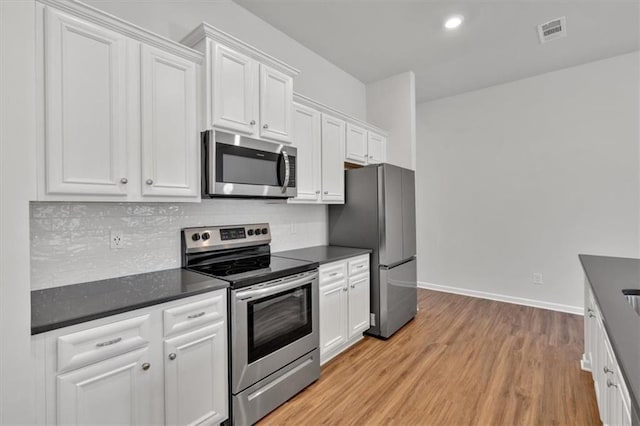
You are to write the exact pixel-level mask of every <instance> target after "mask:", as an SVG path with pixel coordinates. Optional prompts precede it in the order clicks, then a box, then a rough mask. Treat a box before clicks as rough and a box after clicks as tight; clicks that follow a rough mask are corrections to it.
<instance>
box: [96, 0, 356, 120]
mask: <svg viewBox="0 0 640 426" xmlns="http://www.w3.org/2000/svg"><path fill="white" fill-rule="evenodd" d="M86 3H88V4H90V5H92V6H94V7H96V8H98V9H101V10H104V11H105V12H108V13H111V14H113V15H115V16H118V17H119V18H122V19H125V20H127V21H129V22H132V23H134V24H137V25H139V26H141V27H143V28H146V29H148V30H151V31H154V32H156V33H158V34H161V35H163V36H165V37H169V38H171V39H173V40H177V41H179V40H181V39H182V38H183V37H184V36H185V35H187V34H188V33H189V32H190V31H191V30H192V29H194V28H195V27H196V26H197V25H198V24H200V22H202V21H204V22H207V23H209V24H211V25H213V26H215V27H217V28H220V29H221V30H223V31H225V32H227V33H229V34H231V35H233V36H235V37H238V38H239V39H240V40H242V41H244V42H246V43H249V44H251V45H253V46H255V47H257V48H258V49H261V50H263V51H265V52H266V53H268V54H270V55H272V56H274V57H276V58H278V59H280V60H283V61H285V62H287V63H288V64H290V65H292V66H294V67H296V68H298V69H299V70H301V73H300V75H299V76H298V77H296V79H295V82H294V90H295V91H296V92H299V93H301V94H303V95H305V96H308V97H310V98H312V99H314V100H316V101H319V102H321V103H324V104H326V105H329V106H331V107H333V108H336V109H338V110H340V111H343V112H344V113H346V114H349V115H352V116H354V117H356V118H359V119H361V120H364V119H365V117H366V89H365V85H364V84H363V83H362V82H360V81H359V80H357V79H356V78H355V77H353V76H352V75H350V74H348V73H346V72H345V71H343V70H341V69H340V68H338V67H336V66H335V65H333V64H332V63H330V62H329V61H327V60H326V59H324V58H323V57H321V56H320V55H318V54H317V53H315V52H313V51H311V50H309V49H308V48H306V47H304V46H303V45H301V44H300V43H298V42H297V41H295V40H294V39H292V38H291V37H289V36H287V35H286V34H284V33H283V32H281V31H280V30H278V29H276V28H275V27H273V26H271V25H270V24H268V23H267V22H265V21H263V20H262V19H260V18H258V17H257V16H256V15H254V14H252V13H251V12H249V11H248V10H246V9H244V8H243V7H241V6H239V5H238V4H236V3H234V2H232V1H231V0H209V1H202V0H179V1H177V0H154V1H149V0H126V1H123V0H87V1H86Z"/></svg>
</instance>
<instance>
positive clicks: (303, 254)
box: [273, 246, 371, 265]
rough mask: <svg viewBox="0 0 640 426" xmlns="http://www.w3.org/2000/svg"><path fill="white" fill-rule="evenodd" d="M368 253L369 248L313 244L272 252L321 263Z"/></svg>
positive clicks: (277, 254) (279, 255)
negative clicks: (311, 245)
mask: <svg viewBox="0 0 640 426" xmlns="http://www.w3.org/2000/svg"><path fill="white" fill-rule="evenodd" d="M368 253H371V250H370V249H365V248H355V247H342V246H314V247H305V248H302V249H297V250H287V251H281V252H277V253H273V255H274V256H278V257H288V258H289V259H297V260H306V261H308V262H318V263H319V264H321V265H322V264H323V263H331V262H335V261H338V260H344V259H348V258H350V257H355V256H359V255H361V254H368Z"/></svg>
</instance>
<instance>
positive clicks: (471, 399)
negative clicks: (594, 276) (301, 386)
mask: <svg viewBox="0 0 640 426" xmlns="http://www.w3.org/2000/svg"><path fill="white" fill-rule="evenodd" d="M418 295H419V296H418V297H419V305H420V311H419V312H418V315H417V316H416V318H415V319H414V320H413V321H412V322H410V323H409V324H407V325H406V326H405V327H404V328H403V329H402V330H400V331H399V332H398V333H396V334H395V335H394V336H393V337H392V338H391V339H389V340H387V341H382V340H378V339H374V338H371V337H366V338H365V339H364V340H363V341H362V342H360V343H358V344H357V345H355V346H354V347H353V348H351V349H350V350H348V351H347V352H344V353H343V354H341V355H339V356H338V357H337V358H335V359H334V360H332V361H330V362H329V363H328V364H326V365H325V366H324V367H323V368H322V375H321V378H320V380H318V381H317V382H316V383H314V384H313V385H311V386H310V387H308V388H307V389H306V390H304V391H303V392H301V393H300V394H298V395H297V396H295V397H294V398H292V399H291V400H290V401H288V402H287V403H286V404H284V405H283V406H281V407H280V408H278V409H277V410H276V411H274V412H272V413H271V414H270V415H269V416H267V417H266V418H264V419H263V420H262V421H261V422H260V424H261V425H282V424H290V425H320V424H328V425H345V424H363V425H364V424H366V425H377V424H396V425H599V424H600V420H599V419H598V411H597V407H596V400H595V394H594V390H593V384H592V381H591V377H590V374H589V373H586V372H583V371H581V370H580V365H579V359H580V356H581V354H582V340H583V328H582V317H580V316H576V315H569V314H564V313H558V312H553V311H547V310H543V309H535V308H530V307H525V306H519V305H512V304H507V303H501V302H494V301H490V300H483V299H475V298H470V297H465V296H457V295H452V294H446V293H438V292H433V291H428V290H419V293H418Z"/></svg>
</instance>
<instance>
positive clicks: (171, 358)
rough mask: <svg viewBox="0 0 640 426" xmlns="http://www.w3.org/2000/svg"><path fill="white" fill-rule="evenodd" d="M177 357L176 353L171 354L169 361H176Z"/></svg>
mask: <svg viewBox="0 0 640 426" xmlns="http://www.w3.org/2000/svg"><path fill="white" fill-rule="evenodd" d="M176 357H177V355H176V354H174V353H171V354H169V359H170V360H171V361H173V360H174V359H176Z"/></svg>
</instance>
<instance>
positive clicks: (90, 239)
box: [30, 199, 327, 290]
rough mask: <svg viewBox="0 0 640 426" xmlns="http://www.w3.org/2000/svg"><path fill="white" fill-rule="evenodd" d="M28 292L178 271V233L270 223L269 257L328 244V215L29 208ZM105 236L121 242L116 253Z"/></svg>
mask: <svg viewBox="0 0 640 426" xmlns="http://www.w3.org/2000/svg"><path fill="white" fill-rule="evenodd" d="M30 207H31V208H30V216H31V217H30V221H31V289H32V290H35V289H42V288H49V287H58V286H62V285H67V284H75V283H79V282H87V281H95V280H100V279H106V278H113V277H118V276H123V275H130V274H137V273H143V272H151V271H156V270H162V269H170V268H177V267H180V229H182V228H184V227H189V226H210V225H234V224H246V223H259V222H268V223H269V224H270V226H271V237H272V242H271V250H272V251H273V252H276V251H281V250H289V249H295V248H301V247H307V246H314V245H321V244H326V243H327V207H326V206H314V205H288V204H286V203H284V202H278V201H264V200H231V199H217V200H203V201H202V203H200V204H185V203H148V204H141V203H43V202H34V203H31V206H30ZM111 231H120V232H121V233H122V234H123V244H122V248H120V249H112V248H110V244H109V236H110V233H111Z"/></svg>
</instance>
